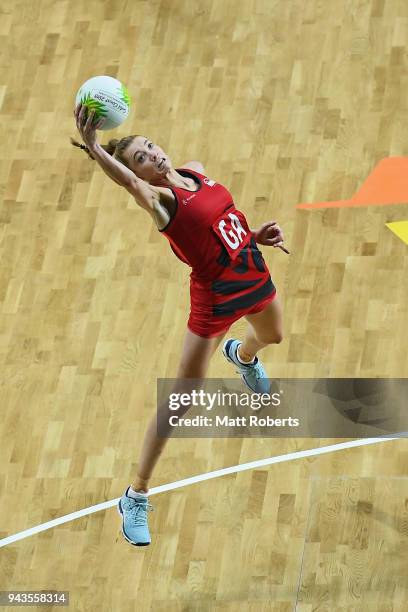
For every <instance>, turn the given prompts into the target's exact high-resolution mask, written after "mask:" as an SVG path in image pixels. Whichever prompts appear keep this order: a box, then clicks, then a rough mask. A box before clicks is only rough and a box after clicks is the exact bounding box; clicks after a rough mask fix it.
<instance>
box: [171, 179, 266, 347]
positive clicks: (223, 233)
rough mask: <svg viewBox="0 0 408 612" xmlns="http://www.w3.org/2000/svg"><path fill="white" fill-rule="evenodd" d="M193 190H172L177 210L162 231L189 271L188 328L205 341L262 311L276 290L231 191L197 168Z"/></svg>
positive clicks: (173, 188) (174, 188) (177, 188)
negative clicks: (250, 315)
mask: <svg viewBox="0 0 408 612" xmlns="http://www.w3.org/2000/svg"><path fill="white" fill-rule="evenodd" d="M176 170H177V172H178V173H179V174H181V175H182V176H186V177H188V178H193V179H194V181H195V182H196V184H197V185H198V190H197V191H193V192H192V191H189V190H188V189H183V188H181V187H170V189H171V191H172V192H173V194H174V197H175V199H176V203H177V207H176V212H175V214H174V216H173V218H172V219H171V220H170V221H169V223H168V224H167V225H166V227H165V228H163V229H162V230H160V231H161V232H162V233H163V234H164V235H165V236H166V237H167V238H168V240H169V242H170V246H171V248H172V250H173V252H174V253H175V254H176V255H177V257H178V258H179V259H181V261H183V262H184V263H186V264H187V265H189V266H190V267H191V268H192V271H191V274H190V299H191V305H190V316H189V319H188V323H187V325H188V327H189V329H190V330H191V331H192V332H194V333H195V334H197V335H199V336H203V337H204V338H212V337H213V336H218V335H221V334H224V333H225V332H226V331H227V330H228V328H229V327H230V326H231V325H232V323H234V322H235V321H237V320H238V319H240V318H241V317H242V316H244V315H246V314H253V313H255V312H260V311H261V310H263V309H264V308H265V306H266V305H267V304H268V302H270V301H271V300H273V299H274V298H275V296H276V289H275V286H274V284H273V282H272V280H271V277H270V274H269V270H268V268H267V266H266V264H265V261H264V259H263V257H262V254H261V252H260V251H259V249H258V248H257V245H256V242H255V240H254V237H253V234H252V232H251V230H250V229H249V227H248V224H247V222H246V219H245V216H244V214H243V213H242V212H241V211H239V210H237V209H236V208H235V205H234V202H233V199H232V196H231V194H230V192H229V191H228V190H227V189H226V188H225V187H223V185H220V184H219V183H216V182H215V181H213V180H211V179H209V178H208V177H207V176H204V175H203V174H200V173H199V172H196V171H195V170H190V169H184V168H177V169H176Z"/></svg>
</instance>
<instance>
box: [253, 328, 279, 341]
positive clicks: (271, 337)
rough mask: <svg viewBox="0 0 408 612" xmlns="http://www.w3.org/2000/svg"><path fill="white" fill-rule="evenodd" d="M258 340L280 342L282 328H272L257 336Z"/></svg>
mask: <svg viewBox="0 0 408 612" xmlns="http://www.w3.org/2000/svg"><path fill="white" fill-rule="evenodd" d="M258 340H259V341H260V342H263V343H264V344H280V343H281V342H282V340H283V333H282V330H280V329H279V330H273V331H270V332H266V333H264V334H262V335H261V336H258Z"/></svg>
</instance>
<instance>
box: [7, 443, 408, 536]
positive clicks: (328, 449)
mask: <svg viewBox="0 0 408 612" xmlns="http://www.w3.org/2000/svg"><path fill="white" fill-rule="evenodd" d="M407 436H408V432H400V433H395V434H390V435H389V436H385V437H383V438H364V439H362V440H351V441H350V442H341V443H340V444H331V445H330V446H321V447H320V448H310V449H307V450H302V451H297V452H295V453H287V454H286V455H278V456H276V457H268V458H267V459H258V460H257V461H251V462H250V463H242V464H241V465H233V466H231V467H228V468H223V469H221V470H214V471H213V472H207V473H206V474H198V475H197V476H191V477H190V478H184V479H183V480H178V481H177V482H170V483H169V484H165V485H160V486H159V487H154V488H153V489H150V490H149V497H150V495H155V494H156V493H164V491H172V490H173V489H180V488H181V487H187V486H188V485H191V484H195V483H196V482H203V481H204V480H210V479H211V478H219V477H220V476H227V474H235V473H237V472H243V471H244V470H253V469H255V468H259V467H264V466H265V465H273V464H274V463H283V462H285V461H293V460H294V459H303V458H304V457H315V456H316V455H323V454H325V453H333V452H335V451H339V450H344V449H346V448H355V447H356V446H367V445H368V444H378V443H379V442H388V441H389V440H395V439H398V438H404V437H407ZM119 499H120V497H117V498H116V499H111V500H110V501H107V502H103V503H101V504H97V505H96V506H90V507H89V508H83V509H82V510H77V511H76V512H71V514H66V515H65V516H60V517H59V518H56V519H53V520H52V521H48V522H47V523H42V524H41V525H36V526H35V527H31V528H30V529H25V530H24V531H20V532H19V533H15V534H14V535H11V536H7V537H6V538H3V539H2V540H0V548H1V547H2V546H7V544H12V543H13V542H18V541H19V540H23V539H24V538H28V537H30V536H32V535H35V534H36V533H41V531H46V530H47V529H51V528H52V527H56V526H57V525H62V524H63V523H68V522H69V521H74V520H75V519H78V518H81V516H87V515H88V514H93V513H94V512H99V511H100V510H106V509H107V508H112V506H116V504H117V503H118V501H119Z"/></svg>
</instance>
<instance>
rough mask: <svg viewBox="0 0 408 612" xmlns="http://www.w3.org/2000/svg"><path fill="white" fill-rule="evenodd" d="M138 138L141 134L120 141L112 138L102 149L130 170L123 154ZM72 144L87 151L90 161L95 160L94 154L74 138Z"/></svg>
mask: <svg viewBox="0 0 408 612" xmlns="http://www.w3.org/2000/svg"><path fill="white" fill-rule="evenodd" d="M138 136H139V134H133V135H132V136H125V137H124V138H121V139H120V140H118V139H117V138H111V140H110V141H109V142H108V144H106V145H101V147H102V149H105V151H106V152H107V153H109V155H112V156H113V157H114V158H115V159H117V160H118V161H120V162H121V163H122V164H123V165H124V166H126V167H127V168H129V166H128V164H127V161H126V160H125V159H124V157H123V152H124V151H125V149H127V147H128V146H129V145H130V143H131V142H133V140H134V139H135V138H137V137H138ZM71 144H72V145H74V147H79V148H80V149H82V150H83V151H85V152H86V153H87V154H88V156H89V158H90V159H94V157H92V154H91V152H90V151H89V149H88V147H87V146H85V145H83V144H81V143H80V142H78V141H77V140H75V139H74V138H71Z"/></svg>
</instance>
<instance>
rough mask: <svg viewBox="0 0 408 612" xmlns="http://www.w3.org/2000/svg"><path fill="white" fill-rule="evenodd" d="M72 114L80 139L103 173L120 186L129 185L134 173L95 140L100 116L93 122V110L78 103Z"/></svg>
mask: <svg viewBox="0 0 408 612" xmlns="http://www.w3.org/2000/svg"><path fill="white" fill-rule="evenodd" d="M74 116H75V119H76V125H77V128H78V131H79V133H80V134H81V137H82V140H83V141H84V143H85V144H86V146H87V147H88V150H89V153H90V154H91V155H92V157H93V158H94V159H95V161H97V162H98V164H99V165H100V166H101V168H102V170H103V171H104V172H105V174H107V175H108V176H109V178H111V179H112V180H113V181H115V183H117V184H118V185H121V186H122V187H126V186H127V185H129V184H130V183H131V181H132V180H133V179H134V178H135V174H134V173H133V172H132V171H131V170H129V168H126V166H124V165H123V164H121V163H120V162H119V161H117V160H116V159H114V157H113V156H112V155H109V153H107V152H106V151H105V149H103V148H102V147H101V145H100V144H99V143H98V142H97V139H96V130H97V129H98V127H99V126H100V125H101V123H102V118H101V119H100V121H98V122H96V123H94V111H90V112H89V110H88V109H87V107H86V106H84V105H83V104H78V106H77V107H76V109H75V110H74Z"/></svg>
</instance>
